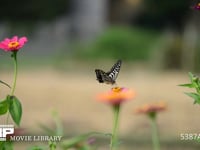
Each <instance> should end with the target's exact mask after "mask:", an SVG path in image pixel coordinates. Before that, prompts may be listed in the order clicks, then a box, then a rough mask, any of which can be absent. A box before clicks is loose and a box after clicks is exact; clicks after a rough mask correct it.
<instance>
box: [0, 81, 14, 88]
mask: <svg viewBox="0 0 200 150" xmlns="http://www.w3.org/2000/svg"><path fill="white" fill-rule="evenodd" d="M0 83H2V84H4V85H6V86H7V87H9V88H11V87H10V85H9V84H7V83H6V82H3V81H1V80H0Z"/></svg>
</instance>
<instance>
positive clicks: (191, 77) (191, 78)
mask: <svg viewBox="0 0 200 150" xmlns="http://www.w3.org/2000/svg"><path fill="white" fill-rule="evenodd" d="M188 74H189V77H190V81H191V83H192V82H193V80H194V75H193V74H192V73H191V72H189V73H188Z"/></svg>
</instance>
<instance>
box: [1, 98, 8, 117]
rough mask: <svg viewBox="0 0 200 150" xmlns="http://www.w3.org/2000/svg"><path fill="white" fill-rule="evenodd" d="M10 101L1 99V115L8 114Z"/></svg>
mask: <svg viewBox="0 0 200 150" xmlns="http://www.w3.org/2000/svg"><path fill="white" fill-rule="evenodd" d="M8 107H9V102H8V101H7V99H6V100H3V101H0V115H3V114H6V113H7V111H8Z"/></svg>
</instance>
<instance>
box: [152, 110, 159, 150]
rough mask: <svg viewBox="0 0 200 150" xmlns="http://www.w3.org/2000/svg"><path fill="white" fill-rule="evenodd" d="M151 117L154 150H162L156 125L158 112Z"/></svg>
mask: <svg viewBox="0 0 200 150" xmlns="http://www.w3.org/2000/svg"><path fill="white" fill-rule="evenodd" d="M149 117H150V120H151V128H152V142H153V149H154V150H160V143H159V137H158V129H157V124H156V112H152V113H150V114H149Z"/></svg>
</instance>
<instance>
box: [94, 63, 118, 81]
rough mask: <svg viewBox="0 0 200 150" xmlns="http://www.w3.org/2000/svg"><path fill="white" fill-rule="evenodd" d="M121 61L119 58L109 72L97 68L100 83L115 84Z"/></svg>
mask: <svg viewBox="0 0 200 150" xmlns="http://www.w3.org/2000/svg"><path fill="white" fill-rule="evenodd" d="M121 63H122V62H121V60H118V61H117V62H116V63H115V64H114V65H113V67H112V68H111V70H110V71H108V72H104V71H103V70H101V69H95V72H96V77H97V80H98V81H99V83H106V84H115V83H116V81H115V80H116V78H117V76H118V74H119V71H120V67H121Z"/></svg>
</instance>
